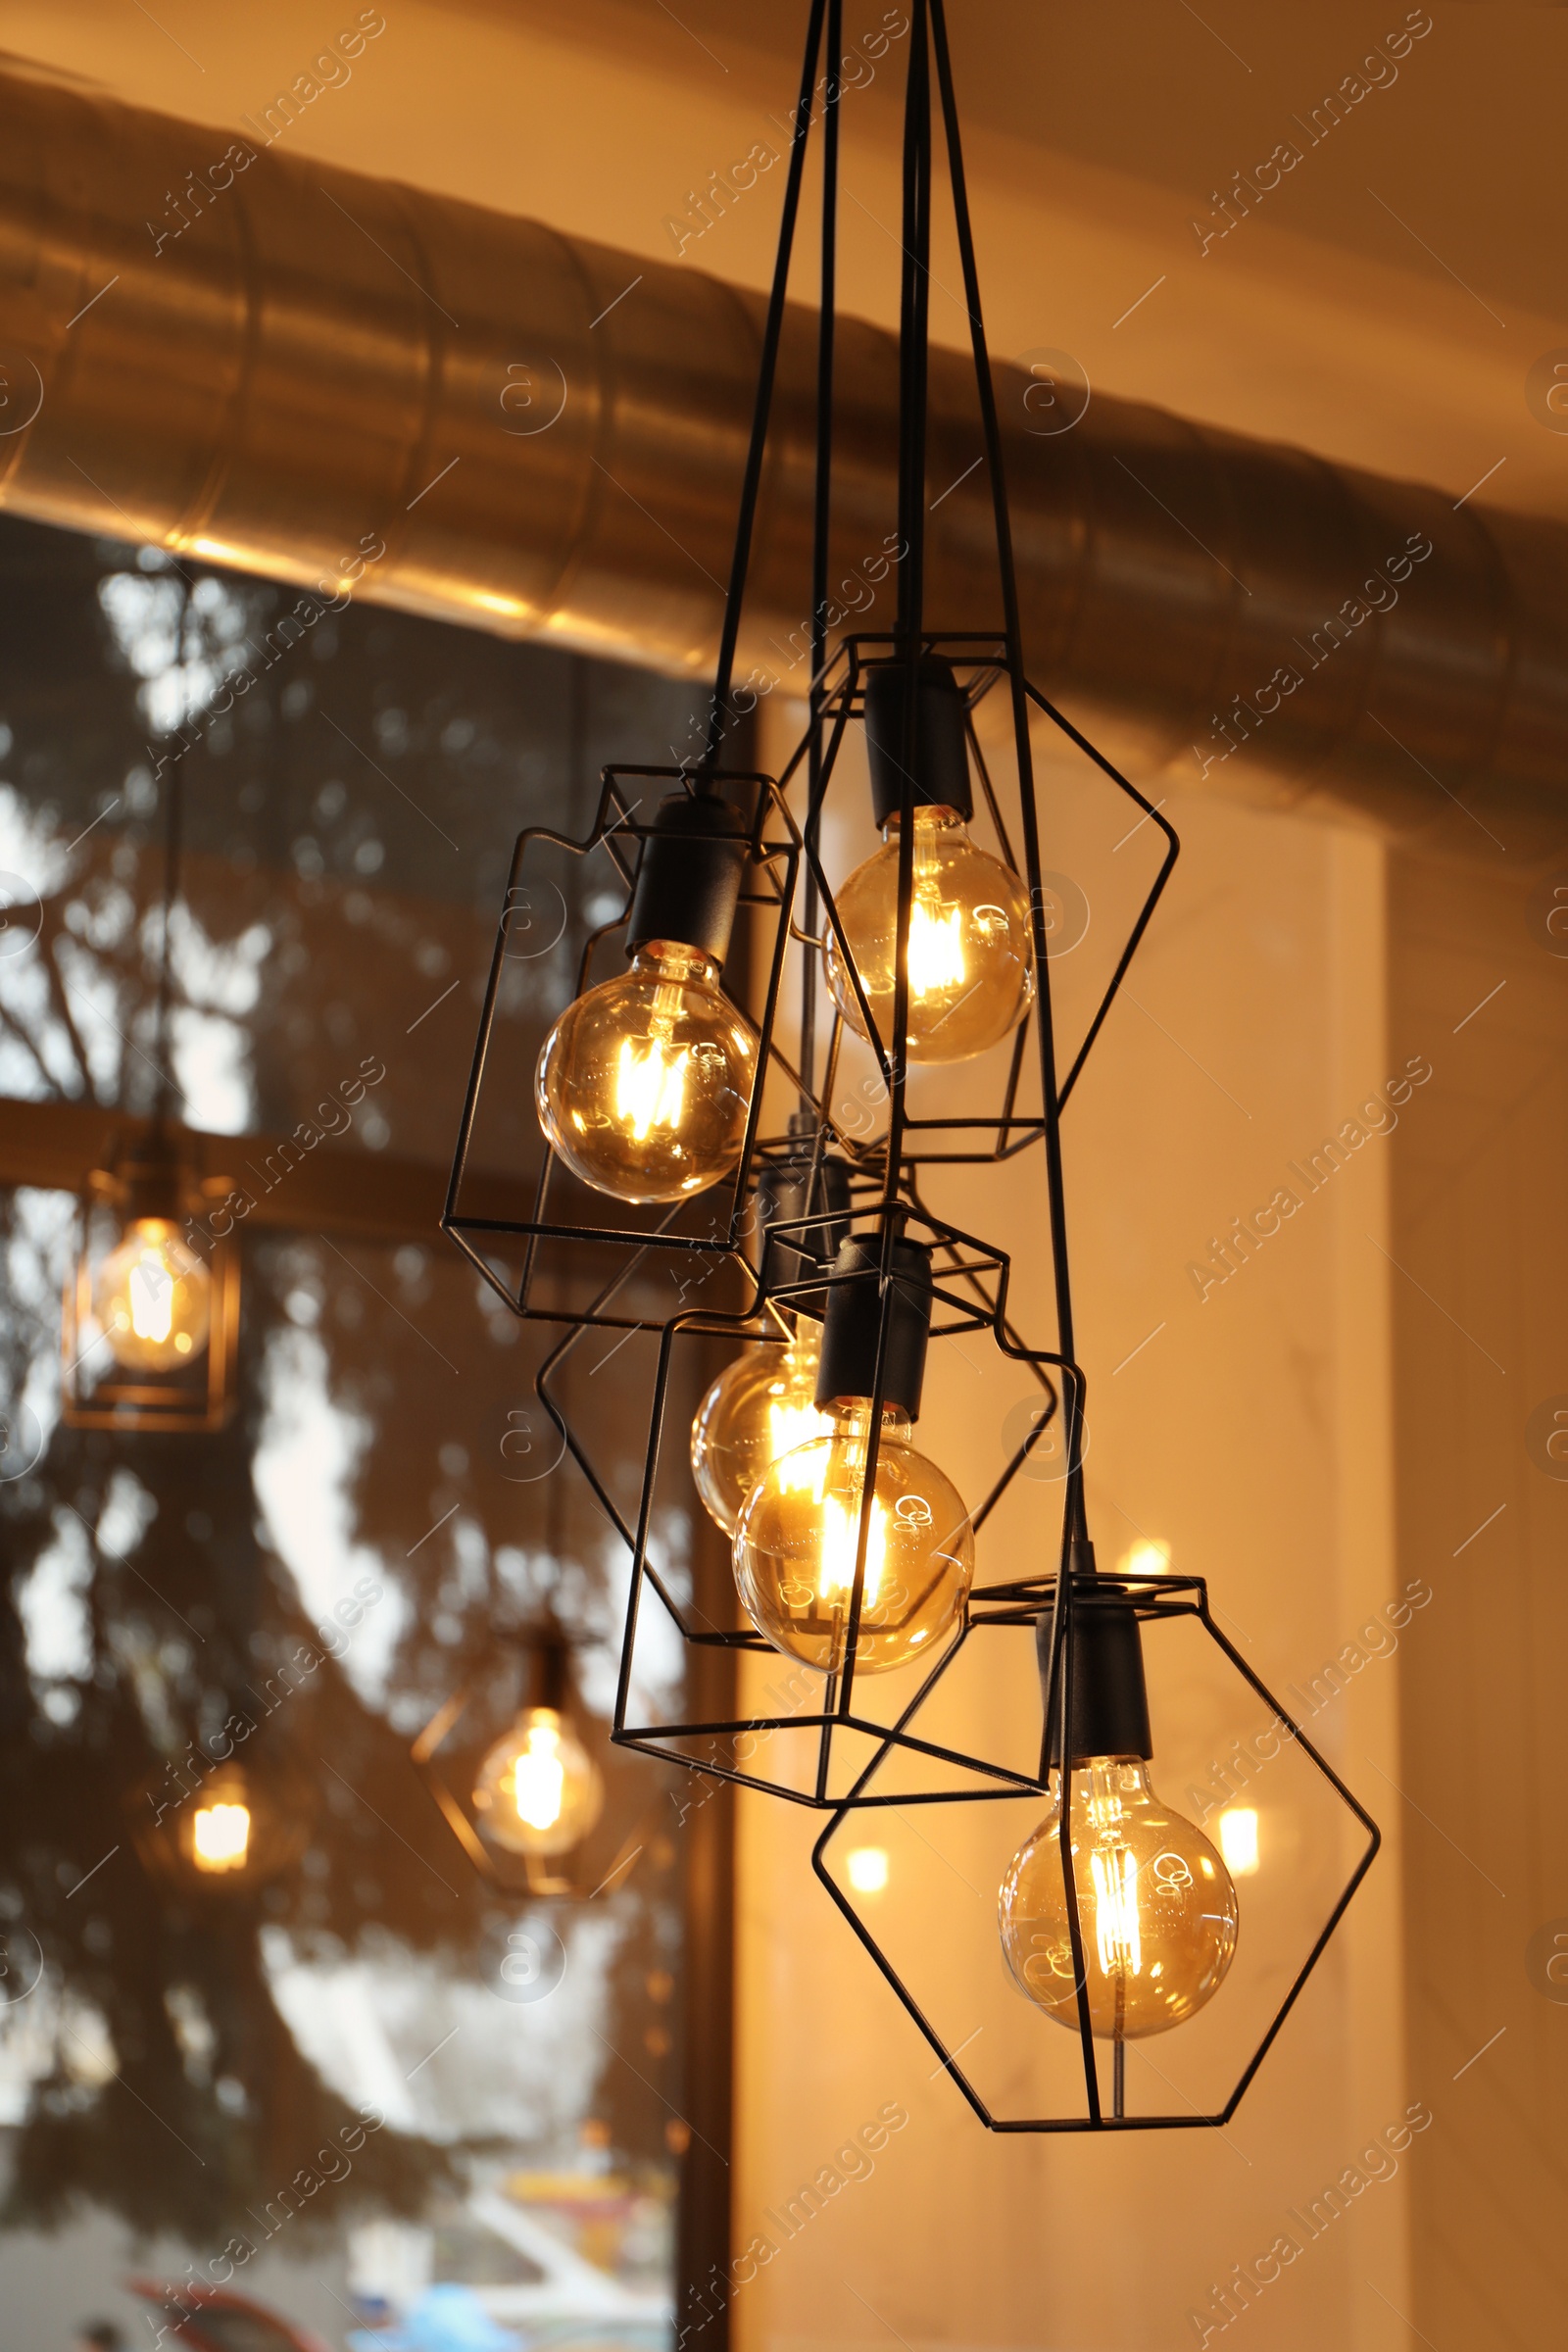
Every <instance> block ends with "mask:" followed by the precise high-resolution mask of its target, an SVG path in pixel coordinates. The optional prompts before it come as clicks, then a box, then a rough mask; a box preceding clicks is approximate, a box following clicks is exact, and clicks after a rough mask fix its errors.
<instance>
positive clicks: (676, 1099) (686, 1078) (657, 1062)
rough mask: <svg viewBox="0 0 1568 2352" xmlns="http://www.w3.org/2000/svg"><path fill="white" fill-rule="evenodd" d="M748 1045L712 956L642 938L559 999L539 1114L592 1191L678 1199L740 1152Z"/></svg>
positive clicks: (752, 1042)
mask: <svg viewBox="0 0 1568 2352" xmlns="http://www.w3.org/2000/svg"><path fill="white" fill-rule="evenodd" d="M757 1052H758V1039H757V1033H756V1031H755V1030H754V1029H753V1028H752V1026H751V1024H750V1022H748V1021H747V1020H746V1019H745V1018H744V1017H743V1016H742V1015H741V1013H739V1012H738V1011H737V1010H736V1008H735V1006H734V1005H732V1004H731V1003H730V1002H729V1000H728V998H727V997H725V996H724V995H723V993H722V992H721V990H720V989H719V987H718V965H717V964H716V963H715V962H714V961H713V959H712V958H711V956H703V955H699V953H698V952H697V950H696V949H695V948H686V947H682V946H680V945H679V944H678V943H677V942H674V941H670V940H650V941H649V942H648V943H647V944H646V945H645V946H644V947H642V948H640V949H639V951H638V953H637V955H636V956H635V958H634V959H633V962H632V966H631V969H630V971H628V972H626V973H623V974H621V975H620V976H619V977H617V978H616V979H613V980H606V981H603V982H601V984H600V985H599V987H597V988H591V989H589V990H587V991H586V992H585V994H584V995H582V996H580V997H579V998H577V1000H576V1002H575V1003H574V1004H572V1005H567V1007H566V1009H565V1011H564V1013H563V1014H562V1016H561V1018H560V1020H559V1021H557V1023H556V1025H555V1027H554V1028H553V1029H552V1030H551V1032H550V1035H549V1036H548V1037H547V1038H546V1040H545V1043H544V1048H543V1051H542V1052H541V1054H540V1055H539V1066H538V1073H537V1076H536V1078H535V1082H534V1094H535V1101H536V1103H537V1104H538V1110H539V1123H540V1125H541V1126H542V1127H543V1129H544V1131H545V1135H546V1136H547V1138H548V1139H549V1142H550V1144H551V1147H552V1149H553V1150H555V1151H556V1152H560V1154H561V1156H562V1158H563V1159H564V1161H565V1162H566V1165H567V1166H568V1167H569V1168H570V1169H571V1171H572V1173H573V1174H574V1175H575V1176H578V1177H580V1178H581V1179H582V1181H583V1183H584V1184H590V1185H592V1186H593V1187H594V1190H595V1191H596V1192H601V1193H610V1194H612V1195H613V1197H614V1198H615V1199H616V1200H617V1201H634V1202H645V1201H679V1200H682V1199H683V1198H684V1197H685V1196H686V1194H688V1193H700V1192H702V1191H704V1190H705V1188H706V1187H707V1186H709V1185H711V1184H716V1183H717V1181H718V1179H719V1177H720V1176H723V1175H725V1174H726V1173H727V1172H728V1170H729V1169H731V1168H732V1167H733V1166H734V1165H735V1162H736V1161H737V1160H738V1159H739V1157H740V1155H741V1147H742V1145H743V1144H744V1142H745V1140H746V1117H747V1112H748V1110H749V1108H750V1105H751V1100H752V1087H753V1082H754V1080H755V1077H756V1073H757Z"/></svg>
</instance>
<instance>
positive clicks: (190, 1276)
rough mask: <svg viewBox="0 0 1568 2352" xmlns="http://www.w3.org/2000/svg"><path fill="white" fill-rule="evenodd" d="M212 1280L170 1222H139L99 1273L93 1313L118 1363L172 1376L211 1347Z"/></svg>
mask: <svg viewBox="0 0 1568 2352" xmlns="http://www.w3.org/2000/svg"><path fill="white" fill-rule="evenodd" d="M212 1300H213V1283H212V1276H211V1275H210V1274H209V1273H208V1270H207V1268H206V1266H205V1265H204V1263H203V1262H202V1260H201V1259H200V1258H199V1257H198V1256H197V1254H196V1252H195V1250H192V1249H190V1248H188V1247H187V1245H186V1244H185V1243H184V1242H182V1241H181V1240H180V1238H179V1228H178V1227H177V1226H176V1225H175V1224H173V1223H172V1220H171V1219H169V1218H168V1217H137V1218H136V1219H135V1220H134V1222H133V1223H132V1224H130V1225H128V1226H127V1227H126V1229H125V1232H124V1235H123V1239H122V1240H121V1242H120V1243H119V1245H118V1247H117V1248H115V1249H114V1250H111V1251H110V1253H109V1255H108V1256H107V1257H106V1258H105V1259H104V1261H103V1264H102V1265H101V1266H100V1267H99V1269H98V1277H97V1280H96V1281H95V1282H94V1284H93V1306H94V1309H95V1311H96V1313H97V1316H98V1320H99V1322H100V1323H101V1324H102V1325H103V1328H104V1335H105V1337H106V1338H107V1340H108V1342H109V1346H110V1348H111V1349H112V1351H113V1353H114V1357H115V1360H116V1362H117V1363H120V1364H123V1365H124V1366H125V1368H126V1369H127V1370H129V1371H136V1372H172V1371H173V1370H174V1368H175V1367H176V1366H177V1365H179V1364H188V1363H190V1362H191V1361H192V1360H193V1358H195V1357H196V1356H198V1355H200V1354H201V1352H202V1349H203V1348H205V1347H206V1345H207V1337H208V1331H209V1329H210V1326H211V1322H212Z"/></svg>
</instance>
